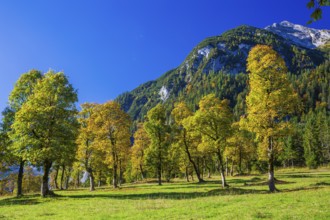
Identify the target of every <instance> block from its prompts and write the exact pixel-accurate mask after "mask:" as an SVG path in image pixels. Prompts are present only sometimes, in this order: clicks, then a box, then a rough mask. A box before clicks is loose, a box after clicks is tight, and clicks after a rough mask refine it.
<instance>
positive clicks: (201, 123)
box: [194, 94, 233, 187]
mask: <svg viewBox="0 0 330 220" xmlns="http://www.w3.org/2000/svg"><path fill="white" fill-rule="evenodd" d="M232 121H233V114H232V112H231V109H230V107H229V101H228V100H219V99H218V98H217V97H215V95H214V94H209V95H207V96H205V97H203V98H202V99H201V101H200V102H199V110H198V111H197V112H196V113H195V115H194V127H195V129H197V131H199V132H200V133H201V135H202V143H201V145H202V148H204V149H205V148H206V149H208V150H211V151H212V152H214V153H215V154H216V156H217V157H218V161H219V170H220V173H221V180H222V187H226V186H228V184H227V182H226V177H225V167H224V158H223V154H224V151H225V148H226V145H227V144H228V143H227V139H228V138H229V137H230V135H231V124H232Z"/></svg>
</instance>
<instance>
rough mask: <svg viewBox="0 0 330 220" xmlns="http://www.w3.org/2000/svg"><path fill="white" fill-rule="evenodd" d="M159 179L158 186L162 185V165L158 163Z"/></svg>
mask: <svg viewBox="0 0 330 220" xmlns="http://www.w3.org/2000/svg"><path fill="white" fill-rule="evenodd" d="M157 177H158V185H160V186H161V185H162V165H161V163H158V166H157Z"/></svg>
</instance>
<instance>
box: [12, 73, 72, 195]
mask: <svg viewBox="0 0 330 220" xmlns="http://www.w3.org/2000/svg"><path fill="white" fill-rule="evenodd" d="M76 101H77V93H76V91H75V90H74V89H73V87H72V85H71V84H70V83H69V81H68V79H67V77H66V76H65V75H64V74H63V73H61V72H59V73H54V72H48V73H46V74H45V75H44V77H43V78H42V80H39V81H38V83H37V84H36V85H35V87H34V89H33V93H32V94H31V95H30V96H29V98H28V99H27V101H26V102H24V104H23V105H22V106H21V108H20V109H19V111H18V112H17V113H16V114H15V121H14V123H13V125H12V131H11V133H10V138H11V139H12V140H13V148H14V149H16V150H17V151H19V152H20V153H21V154H22V155H25V156H24V157H25V158H26V159H28V160H29V161H30V162H31V163H32V164H35V165H39V166H42V167H43V172H44V175H43V177H42V186H41V195H42V196H47V195H52V194H53V193H52V191H51V190H50V189H49V184H48V181H49V172H50V169H51V167H52V164H53V162H54V161H55V160H57V159H58V158H61V157H63V153H64V152H68V151H70V152H72V151H71V150H68V148H75V144H74V142H75V139H76V134H77V132H76V130H77V128H78V123H77V121H76V117H75V116H76V113H77V110H76V107H75V102H76ZM73 151H74V149H73Z"/></svg>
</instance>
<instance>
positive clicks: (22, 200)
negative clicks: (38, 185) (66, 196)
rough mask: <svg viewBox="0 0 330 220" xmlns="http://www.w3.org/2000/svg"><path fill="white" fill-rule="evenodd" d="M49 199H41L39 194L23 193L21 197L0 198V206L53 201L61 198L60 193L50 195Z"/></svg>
mask: <svg viewBox="0 0 330 220" xmlns="http://www.w3.org/2000/svg"><path fill="white" fill-rule="evenodd" d="M46 198H51V199H50V200H46V199H43V198H42V197H41V196H40V194H33V195H24V196H21V197H10V198H6V199H0V207H1V206H12V205H38V204H39V203H45V202H49V201H53V200H54V199H60V198H62V196H61V195H55V196H51V197H46Z"/></svg>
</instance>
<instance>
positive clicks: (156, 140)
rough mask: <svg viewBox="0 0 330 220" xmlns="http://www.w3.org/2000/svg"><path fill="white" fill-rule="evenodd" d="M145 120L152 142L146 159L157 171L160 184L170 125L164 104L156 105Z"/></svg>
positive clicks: (160, 183) (159, 183)
mask: <svg viewBox="0 0 330 220" xmlns="http://www.w3.org/2000/svg"><path fill="white" fill-rule="evenodd" d="M147 118H148V121H147V122H145V126H144V127H145V130H146V131H147V133H148V135H149V138H150V140H151V144H150V146H149V148H148V150H147V155H146V157H147V158H146V159H147V160H148V161H149V164H152V165H153V166H154V167H155V168H156V171H157V177H158V185H162V170H163V163H164V160H165V159H166V157H167V153H168V138H169V137H168V136H169V126H168V125H167V124H166V116H165V109H164V107H163V105H162V104H158V105H156V106H155V107H154V108H152V109H151V110H150V111H149V112H148V114H147Z"/></svg>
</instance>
